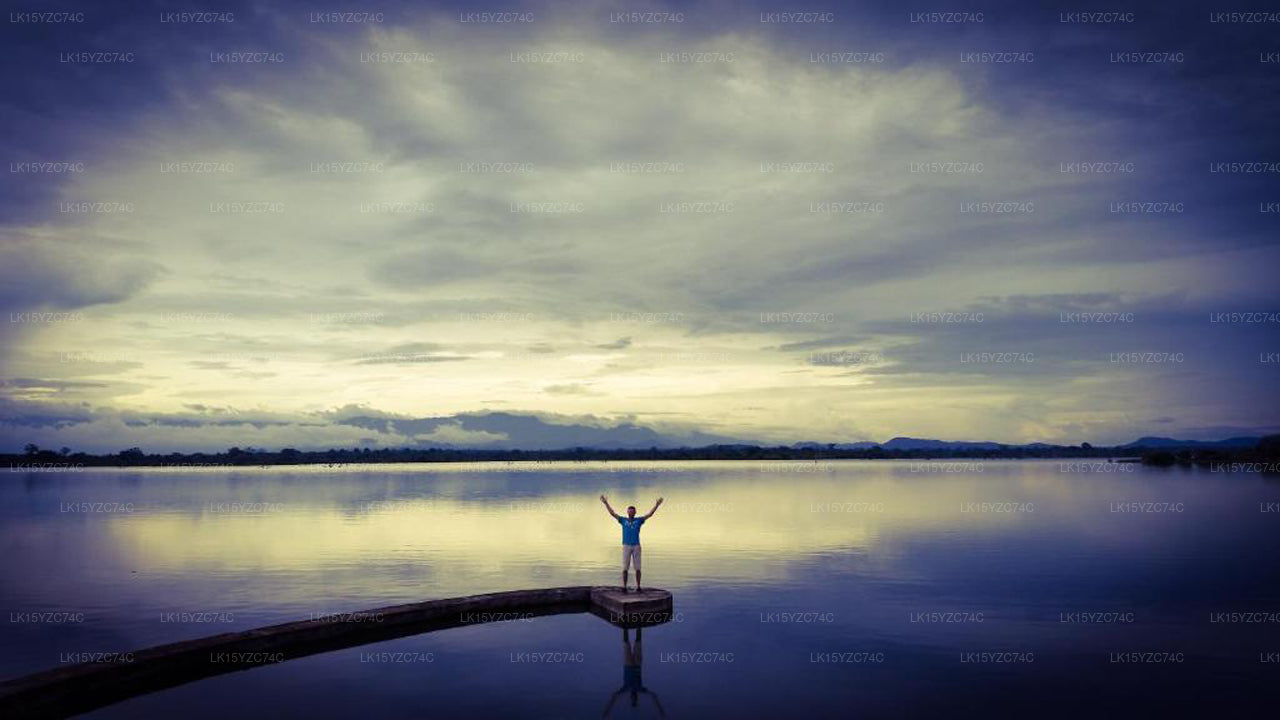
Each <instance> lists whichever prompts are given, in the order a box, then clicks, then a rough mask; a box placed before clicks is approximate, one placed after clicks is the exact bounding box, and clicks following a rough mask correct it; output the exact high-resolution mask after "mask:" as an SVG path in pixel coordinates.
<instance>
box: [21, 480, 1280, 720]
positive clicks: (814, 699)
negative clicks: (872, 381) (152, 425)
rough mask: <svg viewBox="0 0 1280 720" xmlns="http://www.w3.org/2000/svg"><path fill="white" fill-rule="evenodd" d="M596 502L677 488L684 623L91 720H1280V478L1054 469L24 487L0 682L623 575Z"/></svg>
mask: <svg viewBox="0 0 1280 720" xmlns="http://www.w3.org/2000/svg"><path fill="white" fill-rule="evenodd" d="M602 492H603V493H606V494H608V495H609V496H610V500H611V501H612V502H613V504H614V506H615V507H616V508H618V509H619V510H621V509H622V508H624V507H625V506H626V505H627V504H629V503H634V504H635V505H637V506H638V507H639V509H640V512H642V513H643V512H645V511H647V510H648V508H649V507H650V506H651V505H652V503H653V501H654V499H655V498H656V497H657V496H658V495H664V496H665V497H666V499H667V502H666V504H665V505H664V506H663V508H662V509H661V510H660V511H659V512H658V514H657V515H656V516H655V517H654V518H653V519H652V520H651V521H650V522H649V523H648V524H646V525H645V528H644V531H643V534H642V539H643V542H644V563H645V568H646V573H645V581H646V584H651V585H654V586H657V587H663V588H666V589H668V590H671V591H672V592H673V593H674V594H675V608H676V612H677V615H676V617H675V619H674V620H673V621H672V622H669V623H667V624H665V625H662V626H659V627H654V628H649V629H646V630H644V631H643V634H642V635H641V640H640V641H639V643H637V639H636V636H635V633H634V631H633V632H632V633H630V634H629V636H628V637H627V639H626V641H624V638H623V631H622V630H620V629H618V628H615V627H613V626H611V625H609V624H608V623H606V622H605V621H603V620H601V619H600V618H597V617H594V616H591V615H587V614H581V615H559V616H553V617H544V618H536V619H532V620H514V621H508V622H499V623H492V624H487V625H477V626H472V627H464V628H458V629H453V630H446V631H441V632H435V633H429V634H424V635H418V636H413V637H407V638H400V639H397V640H391V641H386V642H381V643H377V644H373V645H366V646H362V647H357V648H351V649H347V650H339V651H334V652H329V653H325V654H321V655H315V656H311V657H306V658H302V659H297V660H292V661H288V662H284V663H280V664H276V665H270V666H265V667H260V668H256V669H253V670H249V671H246V672H236V673H231V674H228V675H223V676H220V677H216V678H211V679H207V680H202V681H199V682H195V683H192V684H189V685H185V686H181V687H177V688H173V689H170V690H166V691H162V692H159V693H155V694H152V695H147V696H143V697H139V698H135V699H132V700H128V701H125V702H122V703H120V704H117V705H113V706H110V707H107V708H103V709H101V710H99V711H96V712H94V713H91V714H90V715H89V717H100V718H132V717H151V716H154V717H175V716H180V717H183V718H219V719H225V718H227V717H264V718H265V717H349V716H365V717H368V718H371V719H372V718H410V717H453V716H459V717H461V716H468V717H490V716H499V715H502V716H507V717H540V718H557V717H574V718H576V717H600V716H601V715H602V713H604V712H605V710H606V708H607V709H608V710H609V712H610V715H609V716H610V717H657V716H659V713H660V712H665V714H666V716H668V717H725V716H736V717H777V716H794V717H840V718H848V717H855V716H859V717H861V716H897V717H904V716H934V715H942V716H947V717H955V716H960V717H966V716H974V717H992V716H1006V715H1010V716H1012V715H1021V716H1027V717H1046V716H1061V717H1067V716H1077V717H1079V716H1085V717H1118V716H1122V715H1125V716H1132V717H1139V716H1152V715H1155V716H1162V717H1182V716H1207V717H1208V716H1217V717H1249V716H1257V717H1274V716H1275V713H1276V710H1277V708H1278V707H1280V705H1278V704H1277V699H1278V698H1280V690H1278V688H1280V505H1277V504H1276V503H1280V484H1278V483H1277V482H1276V481H1274V480H1268V479H1266V478H1264V477H1262V476H1260V475H1258V474H1256V473H1250V472H1234V473H1230V472H1209V471H1206V470H1154V469H1148V468H1142V467H1138V466H1133V465H1126V466H1116V465H1105V464H1095V463H1087V462H1077V463H1060V462H1058V461H1026V462H1021V461H1019V462H1009V461H999V462H993V461H987V462H981V461H954V462H934V463H913V462H890V461H869V462H863V461H840V462H825V461H824V462H821V463H788V462H778V463H745V462H744V463H725V462H700V463H679V464H675V463H655V464H644V463H589V464H586V463H582V464H575V463H530V464H524V465H508V464H484V465H471V466H467V465H444V466H442V465H371V466H354V467H345V468H324V467H307V468H247V469H234V468H233V469H228V468H199V469H181V470H171V469H170V470H160V469H145V470H141V469H122V470H114V469H112V470H92V469H91V470H86V471H84V472H60V473H30V474H24V473H10V474H9V475H8V476H7V477H6V478H5V482H4V483H3V485H2V486H0V497H2V499H3V502H0V609H2V611H3V612H4V613H5V617H4V623H3V625H2V626H0V627H2V628H3V629H2V631H0V632H2V633H3V642H0V675H2V676H4V677H12V676H16V675H22V674H26V673H30V672H35V671H38V670H44V669H49V668H53V667H58V666H60V665H62V664H65V663H66V662H68V661H71V660H75V659H77V655H76V654H77V653H99V652H115V651H127V650H134V649H139V648H143V647H146V646H150V645H155V644H159V643H166V642H173V641H176V640H181V639H187V638H195V637H201V636H204V635H212V634H216V633H221V632H227V631H231V630H243V629H249V628H253V627H258V626H262V625H268V624H273V623H278V622H285V621H289V620H299V619H305V618H308V617H311V616H313V615H319V614H328V613H339V612H348V611H354V610H362V609H368V608H375V607H381V606H385V605H391V604H395V603H401V602H414V601H419V600H426V599H431V598H443V597H453V596H459V595H468V594H474V593H483V592H493V591H497V590H512V589H521V588H533V587H553V586H564V585H588V584H616V583H617V582H618V568H617V566H618V563H619V556H620V546H619V543H620V532H619V528H618V526H617V524H616V523H615V522H614V521H613V520H612V519H610V518H609V517H608V516H607V515H606V514H605V511H604V509H603V508H602V507H601V506H600V504H599V501H598V500H597V496H598V495H600V494H601V493H602ZM50 613H66V614H67V615H66V616H62V615H49V614H50ZM1233 613H1234V614H1235V615H1233ZM81 617H82V620H80V618H81ZM628 660H629V662H628ZM637 661H638V664H639V667H638V668H637ZM628 665H630V667H628ZM641 686H643V687H644V688H645V689H646V690H647V692H638V693H637V694H636V695H635V698H634V700H635V704H634V705H633V698H632V695H631V693H630V692H629V691H628V690H624V691H623V692H621V693H618V694H617V697H616V699H614V700H613V704H612V705H611V706H610V705H609V703H610V701H611V698H614V696H615V693H617V691H619V689H620V688H626V687H630V688H639V687H641ZM655 695H656V698H657V700H656V701H655Z"/></svg>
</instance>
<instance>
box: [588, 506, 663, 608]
mask: <svg viewBox="0 0 1280 720" xmlns="http://www.w3.org/2000/svg"><path fill="white" fill-rule="evenodd" d="M600 502H602V503H604V507H605V509H606V510H608V511H609V514H610V515H612V516H613V518H614V519H615V520H617V521H618V524H619V525H621V526H622V591H623V592H626V591H627V570H628V569H630V567H631V562H632V561H633V560H634V561H635V564H636V592H640V526H641V525H644V521H645V520H648V519H649V518H651V517H653V514H654V513H656V512H658V506H660V505H662V498H658V502H656V503H654V504H653V509H652V510H650V511H649V513H648V514H647V515H641V516H639V517H636V506H635V505H631V506H630V507H628V508H627V516H626V517H622V516H621V515H619V514H618V513H616V512H614V511H613V507H611V506H610V505H609V500H608V498H606V497H605V496H603V495H601V496H600Z"/></svg>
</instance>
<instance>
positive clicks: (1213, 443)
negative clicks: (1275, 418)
mask: <svg viewBox="0 0 1280 720" xmlns="http://www.w3.org/2000/svg"><path fill="white" fill-rule="evenodd" d="M338 422H340V423H342V424H344V425H350V426H353V427H360V428H365V429H367V430H370V431H372V432H374V433H378V434H381V435H396V436H405V437H409V438H413V439H414V441H415V443H414V444H415V445H417V446H419V447H442V448H482V449H519V450H561V449H565V448H577V447H581V448H590V449H596V450H612V449H618V450H636V449H648V448H659V449H672V448H697V447H706V446H708V445H730V446H760V445H762V443H759V442H753V441H747V440H742V439H738V438H731V437H725V436H720V435H713V434H709V433H704V432H699V431H683V432H681V431H659V430H655V429H653V428H649V427H645V426H643V425H637V424H635V423H630V422H624V423H618V424H612V425H610V424H605V423H601V424H588V423H583V422H576V423H575V422H567V421H565V420H560V419H557V421H551V420H548V419H545V418H542V417H538V416H535V415H521V414H517V413H505V412H494V413H474V414H461V415H450V416H445V417H432V418H396V417H383V416H355V417H348V418H344V419H342V420H339V421H338ZM1260 439H1261V438H1260V437H1233V438H1227V439H1225V440H1177V439H1174V438H1167V437H1142V438H1139V439H1137V440H1135V441H1133V442H1131V443H1126V444H1124V445H1117V446H1115V447H1118V448H1126V449H1129V448H1144V447H1145V448H1171V447H1187V448H1239V447H1253V446H1255V445H1257V444H1258V441H1259V440H1260ZM379 444H385V443H379ZM789 447H791V448H794V449H810V448H812V449H824V448H833V449H837V450H869V449H871V448H876V447H879V448H882V449H884V450H890V451H892V450H905V451H920V450H938V451H980V450H1001V449H1014V448H1021V449H1046V448H1054V447H1064V446H1061V445H1053V444H1051V443H1039V442H1036V443H1025V444H1009V443H998V442H992V441H989V440H988V441H967V440H935V439H931V438H912V437H895V438H893V439H891V440H888V441H886V442H883V443H878V442H873V441H867V440H864V441H859V442H852V443H819V442H799V443H794V444H792V445H790V446H789Z"/></svg>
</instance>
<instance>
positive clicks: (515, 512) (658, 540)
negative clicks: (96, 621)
mask: <svg viewBox="0 0 1280 720" xmlns="http://www.w3.org/2000/svg"><path fill="white" fill-rule="evenodd" d="M489 465H490V467H491V472H494V471H496V472H507V473H509V474H507V475H504V476H503V478H504V479H505V480H506V484H505V485H504V486H502V487H497V488H493V492H491V493H490V494H488V495H483V496H479V497H466V492H465V490H466V488H468V487H472V486H476V485H479V486H481V487H483V488H485V489H486V490H487V489H489V488H488V486H487V485H486V483H489V482H491V478H485V477H483V476H481V477H477V476H476V475H475V474H474V473H475V468H474V467H466V466H438V465H437V466H398V467H391V468H388V467H385V466H363V467H356V468H347V469H341V470H333V469H327V470H326V469H325V468H314V469H307V470H305V471H304V473H303V474H304V479H303V480H301V481H299V480H298V479H297V477H296V475H297V473H296V471H295V472H294V473H293V474H291V475H290V476H289V479H287V480H286V479H283V478H282V477H281V476H280V475H279V473H277V472H276V471H275V470H271V469H268V470H263V471H261V472H260V473H259V477H257V478H256V481H255V480H254V479H253V478H251V477H246V476H243V475H242V476H239V477H237V479H236V481H235V482H234V483H221V484H219V483H207V482H206V483H203V484H193V485H191V486H190V489H191V494H192V497H188V498H186V500H188V501H189V503H188V505H187V506H185V507H184V506H182V505H176V506H174V507H171V508H167V509H164V510H161V511H158V512H143V513H135V514H132V515H127V516H119V517H113V518H111V519H110V521H109V526H108V527H109V532H108V535H107V538H108V541H109V542H110V543H113V544H115V545H116V546H117V547H118V548H119V550H120V551H121V553H122V554H124V555H125V556H128V557H130V558H131V559H132V561H133V562H135V563H136V564H137V565H138V566H140V567H145V568H147V569H148V570H150V571H152V572H166V573H167V572H172V573H181V572H218V573H236V572H248V573H256V572H285V573H291V574H294V573H324V572H326V571H327V570H333V569H351V568H359V567H366V568H369V569H373V568H375V567H379V566H394V565H401V566H413V565H419V566H423V567H434V568H454V569H455V570H457V571H458V572H459V573H464V574H465V573H473V574H482V575H495V574H500V575H502V576H503V577H504V578H505V579H506V581H507V584H506V585H504V587H513V586H515V585H518V584H521V583H524V584H529V583H532V582H534V581H535V580H536V581H537V583H539V584H543V585H556V584H573V582H577V581H581V578H582V577H584V576H585V577H590V576H598V578H599V579H598V580H597V581H596V582H614V578H615V575H616V571H617V565H618V558H617V556H618V554H619V551H618V547H619V544H620V530H619V528H618V525H617V523H616V522H615V521H614V520H613V519H612V518H610V517H609V516H608V515H607V514H606V512H605V510H604V508H603V507H602V506H601V504H600V503H599V500H598V496H599V495H600V493H601V492H603V493H605V494H607V495H609V496H610V501H611V503H612V504H613V505H614V507H615V508H616V509H617V510H618V511H619V512H624V510H623V508H625V507H626V506H627V505H628V504H635V505H636V506H637V508H639V512H641V513H644V512H647V511H648V509H649V508H650V507H652V503H653V502H654V500H655V499H656V498H657V497H658V496H659V495H663V496H665V497H666V504H665V505H664V506H663V507H662V508H661V509H660V510H659V511H658V513H657V514H656V516H655V517H654V518H653V519H652V520H651V521H650V522H649V523H647V524H646V525H645V528H644V531H643V535H642V538H643V541H644V545H645V560H646V562H647V563H648V566H647V567H648V568H649V569H650V571H651V572H650V575H651V577H658V576H662V577H664V578H667V579H673V571H674V574H675V575H676V576H677V578H675V579H678V580H690V579H693V578H708V577H712V578H714V577H717V576H732V577H734V578H737V579H757V580H766V579H769V578H771V577H778V576H779V575H781V574H783V573H785V565H786V563H788V562H791V561H794V560H797V559H800V558H803V557H805V556H810V555H818V554H828V553H858V554H860V555H862V556H865V557H867V558H870V559H873V560H874V559H876V558H879V559H881V560H884V559H886V558H887V555H889V554H890V553H891V552H892V551H891V548H890V547H889V546H887V545H886V543H885V542H884V540H885V538H886V537H896V536H903V535H910V534H912V533H917V532H937V531H946V530H948V529H954V528H963V529H965V530H966V531H974V530H978V529H981V528H983V527H1001V526H1016V525H1018V524H1021V523H1027V522H1034V521H1036V516H1035V514H1034V513H1031V512H977V511H970V512H965V511H963V507H964V505H965V503H973V502H1034V501H1037V500H1039V501H1041V503H1042V507H1043V498H1044V497H1045V496H1046V495H1048V496H1052V497H1055V502H1060V501H1061V500H1062V496H1061V495H1060V494H1059V492H1058V488H1057V487H1056V484H1055V481H1054V479H1052V478H1050V479H1047V480H1046V479H1044V478H1039V479H1037V478H1036V477H1034V475H1033V476H1026V475H1025V474H1024V473H1022V472H1018V469H1019V468H1018V467H1017V466H1014V465H1012V464H1007V465H1006V466H1005V467H1004V468H1002V469H1001V470H1000V471H998V472H993V471H992V465H993V464H992V463H988V464H987V466H986V470H987V471H986V472H983V473H981V474H976V473H969V474H967V475H964V474H956V475H951V476H946V475H939V474H937V473H931V472H929V471H927V469H925V466H923V465H921V464H918V463H917V464H916V465H915V466H907V465H905V464H901V463H898V464H890V463H880V464H878V465H868V464H867V463H859V464H848V463H820V464H816V465H814V464H804V463H773V464H761V463H682V464H680V465H679V466H670V465H666V466H662V468H661V470H660V471H653V470H654V469H655V466H653V465H646V464H643V463H630V464H627V463H614V464H605V463H593V464H588V463H575V464H572V465H567V466H564V467H562V468H554V469H553V468H551V467H549V466H547V464H545V463H542V464H537V465H534V464H530V465H531V466H533V469H535V470H537V471H538V472H546V473H549V474H548V475H534V474H531V473H530V472H525V471H523V470H525V468H521V467H519V466H516V469H517V470H518V471H517V472H514V473H511V472H510V471H511V469H512V466H510V465H507V464H502V465H498V464H489ZM619 468H622V469H625V470H629V471H631V472H630V473H627V472H618V469H619ZM762 468H764V470H763V471H762ZM392 471H394V472H397V473H405V472H406V471H409V472H415V473H421V474H422V475H423V477H424V478H429V479H430V480H431V481H432V482H433V484H432V485H430V486H426V487H427V488H428V489H429V490H430V494H426V495H423V494H422V493H421V492H419V489H418V488H416V487H414V486H413V485H412V484H406V483H404V482H401V483H400V484H399V486H398V487H399V488H400V490H401V492H400V494H399V495H394V494H393V495H391V496H389V497H388V496H386V494H385V493H383V492H382V490H383V488H382V487H381V486H380V485H379V484H378V482H377V481H376V480H375V478H376V477H377V475H378V473H380V472H382V473H387V472H392ZM335 473H337V474H338V475H339V476H346V479H345V480H343V482H345V483H350V481H351V478H350V476H351V475H353V474H354V475H355V476H356V477H355V480H356V482H355V484H354V485H351V484H347V485H343V488H344V489H343V490H341V491H335V490H334V489H333V488H318V487H315V486H314V484H313V483H312V481H308V480H307V479H306V478H305V475H306V474H316V475H323V476H324V477H326V478H332V477H333V476H334V474H335ZM398 477H400V478H401V479H403V477H404V476H403V474H401V475H398ZM320 480H321V479H320V478H316V479H315V482H319V481H320ZM158 481H159V479H158V478H157V479H155V480H151V479H148V480H145V481H144V487H143V491H144V492H145V484H146V483H151V482H158ZM309 483H310V484H311V487H309ZM620 484H625V485H626V486H627V487H626V488H625V489H623V488H620V487H619V485H620ZM393 489H394V488H393ZM371 490H378V492H377V493H374V492H370V491H371ZM410 491H412V492H413V493H417V494H411V492H410ZM530 493H536V494H530ZM500 496H505V497H500ZM196 506H198V509H195V508H196ZM1041 517H1042V518H1043V517H1044V516H1043V514H1042V515H1041ZM560 577H563V578H564V580H563V581H561V580H560V579H559V578H560Z"/></svg>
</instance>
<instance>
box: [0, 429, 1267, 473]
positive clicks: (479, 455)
mask: <svg viewBox="0 0 1280 720" xmlns="http://www.w3.org/2000/svg"><path fill="white" fill-rule="evenodd" d="M959 458H965V459H985V460H1016V459H1035V458H1044V459H1053V458H1107V459H1115V458H1125V459H1132V458H1140V459H1141V462H1142V463H1143V464H1147V465H1155V466H1172V465H1183V466H1191V465H1210V464H1213V463H1267V462H1271V463H1274V462H1276V461H1280V435H1269V436H1267V437H1264V438H1262V439H1261V441H1260V442H1259V443H1258V445H1257V446H1256V447H1252V448H1249V447H1245V448H1204V447H1193V446H1187V447H1145V446H1132V445H1129V446H1103V447H1094V446H1092V445H1090V444H1089V443H1083V444H1081V445H1002V446H1000V447H997V448H979V447H957V448H920V449H892V450H886V449H885V448H882V447H879V446H876V447H871V448H839V447H836V446H834V445H828V446H826V447H822V446H810V447H788V446H777V447H762V446H759V445H708V446H705V447H698V448H657V447H651V448H647V449H617V448H615V449H603V448H585V447H574V448H565V449H562V450H498V449H487V450H486V449H461V448H381V449H376V450H375V449H372V448H351V449H346V448H331V449H329V450H296V449H294V448H284V449H282V450H279V451H272V450H264V449H257V448H252V447H249V448H243V449H242V448H239V447H233V448H228V449H227V450H226V451H224V452H218V453H202V452H197V453H176V452H175V453H156V454H147V453H145V452H143V451H142V449H141V448H136V447H134V448H129V449H127V450H121V451H120V452H118V453H111V454H89V453H83V452H75V451H72V450H71V449H70V448H67V447H64V448H61V449H60V450H49V449H44V448H40V447H38V446H36V445H34V444H28V445H27V446H26V448H25V449H24V451H23V452H22V453H21V454H15V453H8V454H0V462H5V463H7V464H8V465H9V466H10V467H11V468H19V467H21V466H23V465H67V466H83V467H164V466H223V465H227V466H233V465H244V466H249V465H323V464H336V463H342V464H347V463H370V464H375V463H443V462H531V461H544V462H550V461H602V460H790V461H813V462H817V461H820V460H946V459H959Z"/></svg>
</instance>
